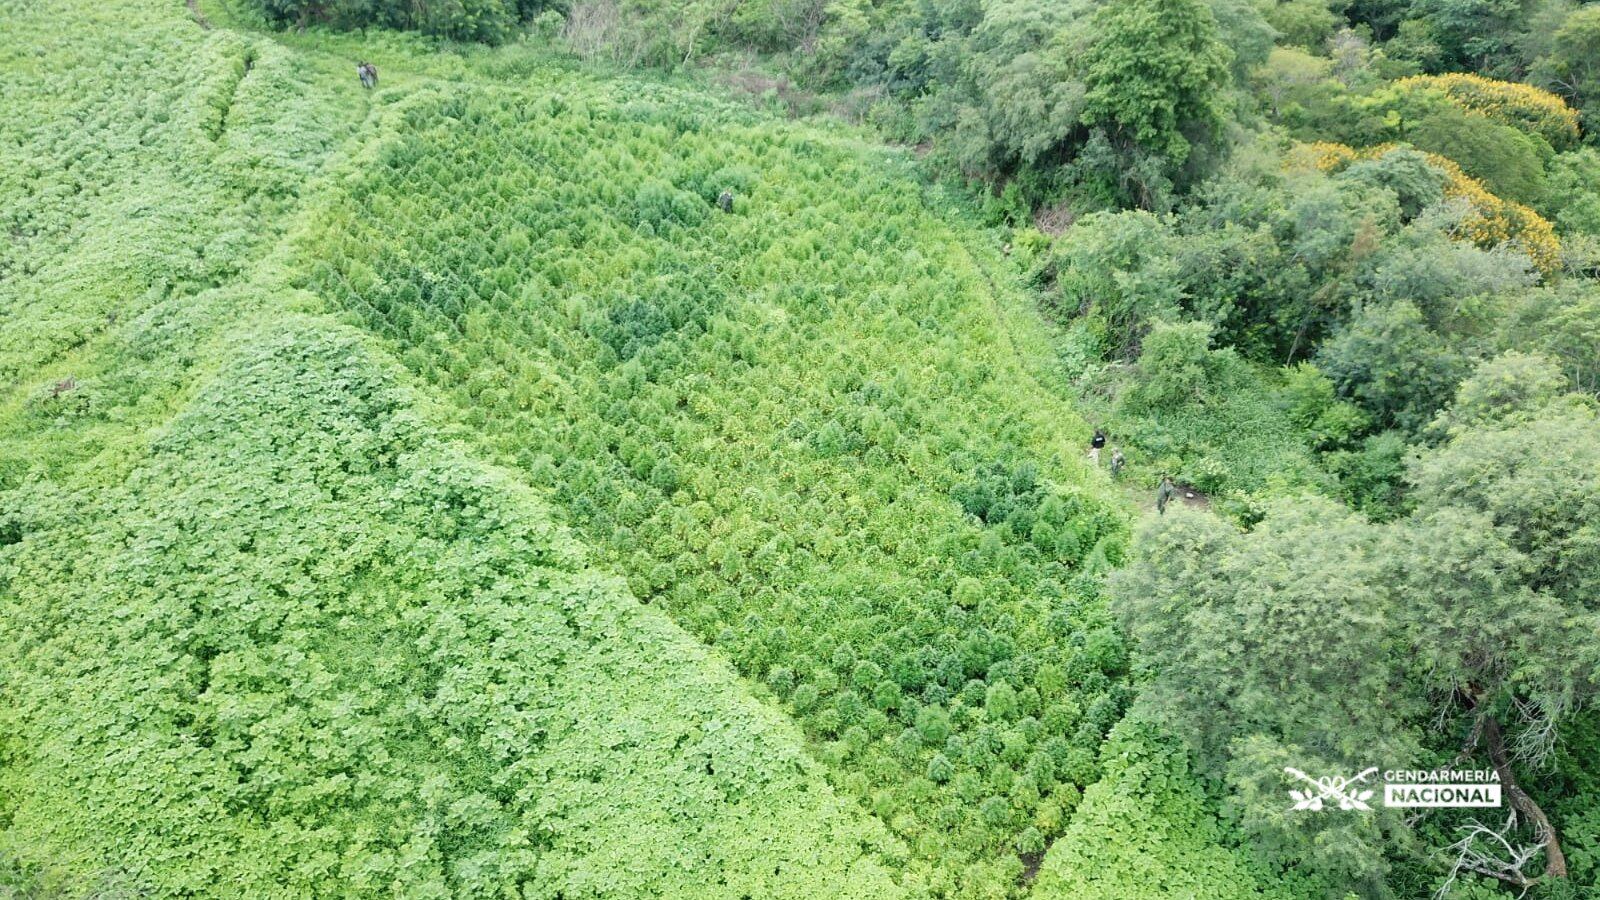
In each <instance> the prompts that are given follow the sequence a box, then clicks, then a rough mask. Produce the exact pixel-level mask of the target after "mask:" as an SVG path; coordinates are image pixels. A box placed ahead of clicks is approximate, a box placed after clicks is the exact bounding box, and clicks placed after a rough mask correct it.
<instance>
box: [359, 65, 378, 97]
mask: <svg viewBox="0 0 1600 900" xmlns="http://www.w3.org/2000/svg"><path fill="white" fill-rule="evenodd" d="M356 77H357V78H360V79H361V86H362V87H364V88H366V89H367V90H371V89H373V88H375V87H377V86H378V67H377V66H375V65H373V64H372V63H369V62H367V61H366V60H362V61H361V62H358V63H356Z"/></svg>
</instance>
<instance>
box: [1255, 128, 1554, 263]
mask: <svg viewBox="0 0 1600 900" xmlns="http://www.w3.org/2000/svg"><path fill="white" fill-rule="evenodd" d="M1399 146H1400V145H1398V144H1378V145H1376V146H1373V147H1367V148H1365V149H1362V150H1356V149H1355V148H1353V147H1348V146H1345V145H1344V144H1338V143H1333V142H1330V141H1317V142H1315V143H1309V144H1296V145H1295V146H1294V147H1293V148H1292V149H1291V150H1290V151H1289V153H1288V155H1287V156H1286V158H1285V160H1284V165H1285V167H1286V168H1289V169H1299V170H1316V171H1319V172H1337V171H1339V170H1340V169H1343V168H1344V167H1345V166H1348V165H1350V164H1351V163H1353V162H1357V161H1359V160H1367V159H1378V158H1380V157H1382V156H1384V155H1385V154H1387V153H1389V152H1390V151H1392V150H1396V149H1399ZM1423 155H1424V156H1426V157H1427V158H1428V163H1429V164H1430V165H1432V166H1434V167H1435V168H1437V169H1439V170H1440V171H1441V172H1443V173H1444V174H1445V179H1446V180H1445V184H1444V194H1445V196H1446V197H1449V198H1451V199H1455V200H1463V201H1465V202H1466V203H1467V205H1468V206H1469V207H1470V208H1471V210H1472V212H1471V213H1470V214H1468V215H1467V216H1466V217H1465V218H1463V219H1462V221H1461V224H1460V227H1459V231H1458V232H1457V233H1458V235H1459V236H1461V237H1464V238H1466V239H1467V240H1470V241H1472V242H1473V243H1474V244H1476V245H1478V246H1479V247H1498V246H1500V245H1501V244H1511V245H1513V246H1515V247H1516V248H1517V249H1518V250H1521V251H1522V252H1523V253H1526V254H1527V255H1528V258H1529V259H1530V260H1532V261H1533V264H1534V267H1535V268H1537V269H1538V270H1539V271H1540V272H1543V273H1544V274H1545V275H1549V274H1551V273H1553V272H1555V271H1556V270H1557V269H1559V268H1560V267H1561V241H1560V239H1559V238H1557V237H1556V231H1555V227H1554V226H1552V225H1551V224H1550V222H1549V220H1548V219H1546V218H1545V217H1543V216H1541V215H1539V214H1538V213H1536V212H1534V211H1533V210H1532V209H1529V208H1528V207H1526V206H1523V205H1522V204H1521V203H1515V202H1513V201H1510V200H1506V199H1504V198H1502V197H1498V196H1495V194H1494V193H1493V192H1491V191H1490V190H1489V189H1488V188H1486V187H1484V185H1483V182H1481V181H1479V180H1478V179H1476V178H1473V177H1472V176H1470V175H1468V174H1466V173H1465V172H1463V171H1461V167H1460V166H1458V165H1456V164H1455V162H1454V161H1452V160H1450V159H1449V158H1447V157H1443V156H1440V155H1439V154H1437V153H1424V154H1423Z"/></svg>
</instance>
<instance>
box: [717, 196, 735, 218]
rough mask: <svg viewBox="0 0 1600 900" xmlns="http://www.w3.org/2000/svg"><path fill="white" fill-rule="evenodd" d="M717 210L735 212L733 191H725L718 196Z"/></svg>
mask: <svg viewBox="0 0 1600 900" xmlns="http://www.w3.org/2000/svg"><path fill="white" fill-rule="evenodd" d="M717 209H720V210H722V211H723V212H725V213H731V212H733V191H723V192H722V193H721V194H719V195H718V196H717Z"/></svg>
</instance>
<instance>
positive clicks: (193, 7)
mask: <svg viewBox="0 0 1600 900" xmlns="http://www.w3.org/2000/svg"><path fill="white" fill-rule="evenodd" d="M184 2H185V3H187V4H188V5H189V15H190V16H193V17H194V21H195V24H197V25H199V26H200V27H201V28H202V29H204V30H206V31H210V30H211V20H210V19H207V18H206V14H205V13H203V12H201V11H200V3H199V2H198V0H184Z"/></svg>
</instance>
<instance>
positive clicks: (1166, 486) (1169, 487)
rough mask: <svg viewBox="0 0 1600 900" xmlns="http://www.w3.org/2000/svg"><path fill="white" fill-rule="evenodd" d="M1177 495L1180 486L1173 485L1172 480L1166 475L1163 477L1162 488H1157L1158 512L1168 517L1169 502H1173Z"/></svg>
mask: <svg viewBox="0 0 1600 900" xmlns="http://www.w3.org/2000/svg"><path fill="white" fill-rule="evenodd" d="M1177 493H1178V486H1177V485H1175V484H1173V483H1172V479H1171V478H1168V477H1167V476H1166V475H1162V476H1161V486H1160V487H1158V488H1156V512H1158V513H1160V514H1161V515H1163V516H1164V515H1166V514H1167V502H1168V501H1169V500H1171V499H1172V498H1173V496H1174V495H1176V494H1177Z"/></svg>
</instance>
